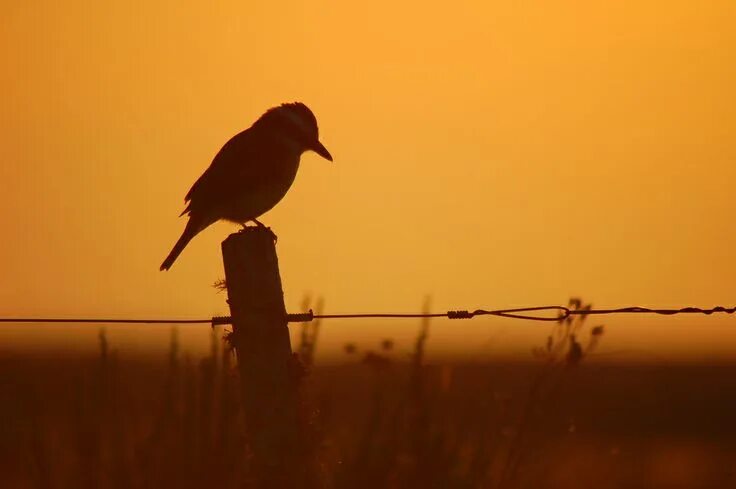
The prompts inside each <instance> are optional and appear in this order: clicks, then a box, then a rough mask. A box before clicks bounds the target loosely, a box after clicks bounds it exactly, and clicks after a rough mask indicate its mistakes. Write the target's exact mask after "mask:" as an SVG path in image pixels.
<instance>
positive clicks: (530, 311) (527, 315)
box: [0, 306, 736, 327]
mask: <svg viewBox="0 0 736 489" xmlns="http://www.w3.org/2000/svg"><path fill="white" fill-rule="evenodd" d="M551 312H556V313H557V314H556V315H554V316H550V315H544V313H551ZM734 312H736V307H723V306H715V307H712V308H710V309H701V308H699V307H682V308H679V309H652V308H648V307H638V306H633V307H622V308H618V309H570V308H568V307H564V306H535V307H519V308H514V309H495V310H486V309H476V310H474V311H468V310H452V311H447V312H443V313H416V314H415V313H409V314H391V313H365V314H314V313H313V312H312V310H309V311H308V312H302V313H296V314H287V315H286V320H287V322H290V323H306V322H309V321H312V320H314V319H357V318H364V319H365V318H396V319H409V318H448V319H472V318H474V317H476V316H498V317H504V318H509V319H523V320H527V321H561V320H563V319H567V318H568V317H570V316H587V315H594V314H597V315H602V314H659V315H664V316H673V315H675V314H705V315H707V316H709V315H711V314H714V313H725V314H733V313H734ZM0 323H97V324H108V323H109V324H116V323H128V324H210V325H212V326H213V327H214V326H217V325H223V324H232V318H231V317H230V316H214V317H212V318H207V319H112V318H0Z"/></svg>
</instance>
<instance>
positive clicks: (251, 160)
mask: <svg viewBox="0 0 736 489" xmlns="http://www.w3.org/2000/svg"><path fill="white" fill-rule="evenodd" d="M263 143H264V141H261V140H259V138H258V137H257V135H254V133H253V131H252V129H246V130H245V131H243V132H241V133H239V134H236V135H235V136H233V137H232V138H231V139H230V140H229V141H228V142H227V143H225V145H224V146H223V147H222V149H220V151H219V152H218V153H217V155H216V156H215V158H214V159H213V160H212V163H211V164H210V166H209V168H207V170H205V172H204V173H203V174H202V176H200V177H199V179H197V181H196V182H194V185H192V188H191V189H189V192H188V193H187V195H186V197H184V202H186V203H188V205H187V207H186V209H184V212H182V215H184V214H186V213H192V212H198V211H200V210H201V211H204V210H207V209H211V208H213V207H217V206H218V204H220V203H222V202H223V201H227V200H228V199H229V198H232V196H233V195H235V194H238V193H248V192H249V191H251V190H252V189H253V188H255V187H257V186H258V185H259V184H260V182H261V181H262V180H263V178H264V176H265V174H266V173H267V171H268V165H266V164H264V158H263V157H262V153H263V149H264V148H263V147H264V144H263Z"/></svg>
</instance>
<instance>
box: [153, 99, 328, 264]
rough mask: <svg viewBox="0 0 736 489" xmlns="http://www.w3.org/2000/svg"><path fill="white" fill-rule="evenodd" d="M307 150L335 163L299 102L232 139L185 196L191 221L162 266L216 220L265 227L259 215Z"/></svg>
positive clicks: (286, 186) (268, 114)
mask: <svg viewBox="0 0 736 489" xmlns="http://www.w3.org/2000/svg"><path fill="white" fill-rule="evenodd" d="M306 151H314V152H315V153H317V154H318V155H320V156H321V157H323V158H324V159H326V160H328V161H333V160H332V155H331V154H330V152H329V151H327V148H325V147H324V145H323V144H322V143H321V142H320V140H319V128H318V126H317V118H316V117H315V116H314V114H313V113H312V111H311V110H310V109H309V108H308V107H307V106H306V105H304V104H303V103H301V102H293V103H284V104H281V105H279V106H277V107H272V108H270V109H268V110H267V111H266V112H265V113H264V114H263V115H262V116H261V117H259V118H258V120H256V121H255V122H254V123H253V125H251V126H250V127H249V128H248V129H246V130H244V131H242V132H240V133H238V134H236V135H235V136H233V137H232V138H230V140H229V141H227V142H226V143H225V145H224V146H223V147H222V148H221V149H220V151H219V152H218V153H217V154H216V155H215V157H214V159H213V160H212V163H211V164H210V166H209V167H208V168H207V170H205V172H204V173H203V174H202V176H200V177H199V179H198V180H197V181H196V182H194V185H192V188H191V189H190V190H189V192H188V193H187V195H186V197H184V203H185V205H186V207H185V209H184V211H183V212H182V213H181V214H180V215H179V217H181V216H183V215H185V214H186V215H188V216H189V221H188V222H187V224H186V227H185V228H184V231H183V232H182V234H181V237H180V238H179V240H178V241H177V242H176V244H175V245H174V247H173V248H172V250H171V253H169V255H168V256H167V257H166V259H165V260H164V261H163V263H162V264H161V267H160V270H161V271H163V270H169V269H170V268H171V266H172V265H173V264H174V261H176V259H177V258H178V256H179V254H181V252H182V250H183V249H184V248H185V247H186V246H187V244H188V243H189V242H190V241H191V240H192V238H194V237H195V236H196V235H197V234H198V233H200V232H201V231H202V230H204V229H205V228H207V227H208V226H209V225H211V224H213V223H215V222H217V221H220V220H226V221H231V222H234V223H237V224H240V225H242V226H243V227H245V226H246V224H247V223H248V222H254V223H255V224H256V225H257V226H260V227H265V226H264V225H263V223H261V222H260V221H259V220H258V218H259V217H260V216H261V215H263V214H264V213H265V212H267V211H269V210H270V209H272V208H273V207H274V206H275V205H276V204H278V203H279V202H280V201H281V199H282V198H283V197H284V196H285V195H286V192H287V191H288V190H289V188H290V187H291V185H292V183H294V179H295V178H296V174H297V171H298V170H299V161H300V159H301V156H302V154H303V153H304V152H306ZM274 237H275V236H274Z"/></svg>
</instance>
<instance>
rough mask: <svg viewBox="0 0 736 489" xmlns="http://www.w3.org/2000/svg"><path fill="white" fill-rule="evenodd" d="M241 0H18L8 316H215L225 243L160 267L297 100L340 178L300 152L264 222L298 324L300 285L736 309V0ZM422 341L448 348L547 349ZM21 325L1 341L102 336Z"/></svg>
mask: <svg viewBox="0 0 736 489" xmlns="http://www.w3.org/2000/svg"><path fill="white" fill-rule="evenodd" d="M252 3H253V2H242V1H237V2H236V1H232V2H202V3H201V4H200V5H195V4H194V3H193V2H187V5H181V4H180V3H179V2H150V1H145V2H144V1H130V2H119V3H118V4H117V5H112V4H110V3H109V2H92V1H78V0H67V1H65V2H51V1H36V0H32V1H28V2H21V3H17V2H11V3H10V4H9V5H6V6H5V8H4V13H3V16H2V18H0V60H2V66H3V74H2V76H0V93H2V95H1V97H2V104H0V148H2V157H3V160H4V162H3V164H2V166H1V167H0V172H1V173H0V182H2V185H3V188H2V192H0V216H1V217H0V219H1V221H0V222H2V224H3V230H4V238H5V239H3V240H2V242H0V267H1V269H2V279H0V314H6V315H43V314H53V315H60V316H64V315H78V314H81V315H85V316H95V315H107V314H112V315H117V316H127V315H136V316H171V315H173V316H181V317H189V316H197V317H200V316H207V315H211V314H221V313H224V312H226V311H227V309H226V306H225V304H224V296H223V295H218V294H215V292H214V290H213V289H212V288H211V284H212V282H214V281H215V280H216V279H218V278H220V277H222V276H223V271H222V263H221V257H220V252H219V243H220V241H222V240H223V239H224V238H225V237H226V235H227V234H228V233H229V232H231V231H232V230H234V229H235V227H233V226H231V225H227V224H218V225H216V226H213V227H212V228H210V229H208V230H207V231H205V232H204V233H202V234H201V235H199V236H198V237H197V238H196V239H195V240H194V241H193V242H192V244H190V246H189V247H188V248H187V249H186V250H185V251H184V253H183V254H182V256H181V258H180V259H179V261H178V262H177V263H176V264H175V266H174V268H173V269H172V271H171V272H169V273H161V272H159V271H158V265H159V264H160V262H161V260H162V259H163V257H164V256H165V255H166V253H167V252H168V251H169V249H170V248H171V246H172V244H173V242H174V241H175V240H176V238H177V237H178V236H179V234H180V232H181V230H182V228H183V226H184V219H183V218H182V219H177V217H176V216H177V215H178V214H179V212H180V211H181V210H182V206H183V196H184V194H185V193H186V191H187V190H188V189H189V187H190V185H191V183H192V182H193V181H194V180H195V179H196V178H197V177H198V176H199V175H200V174H201V172H202V171H203V170H204V169H205V168H206V167H207V165H208V164H209V162H210V161H211V159H212V157H213V156H214V154H215V153H216V152H217V150H218V149H219V148H220V146H221V145H222V144H223V143H224V142H225V141H226V140H227V139H228V138H229V137H230V136H232V135H233V134H234V133H236V132H238V131H240V130H242V129H244V128H246V127H247V126H249V125H250V124H251V123H252V121H253V120H254V119H255V118H256V117H258V116H259V115H260V114H261V113H262V112H263V111H264V110H265V109H267V108H268V107H270V106H273V105H275V104H278V103H281V102H283V101H293V100H301V101H303V102H305V103H307V104H308V105H309V106H310V107H311V108H312V109H313V110H314V112H315V113H316V115H317V118H318V120H319V121H320V128H321V135H322V140H323V142H324V143H325V145H326V146H327V147H328V148H329V150H330V151H331V152H332V154H333V155H334V157H335V164H334V165H333V164H329V163H327V162H325V161H324V160H321V159H320V158H319V157H317V156H316V155H314V154H308V155H305V156H304V158H303V160H302V161H303V165H302V168H301V170H300V174H299V175H298V177H297V181H296V183H295V185H294V187H293V188H292V190H291V191H290V193H289V195H288V196H287V197H286V198H285V199H284V201H282V202H281V204H280V205H279V206H277V207H276V209H274V210H273V211H271V212H270V213H268V214H267V215H266V216H265V217H264V219H263V220H264V221H265V222H266V223H267V224H269V225H270V226H272V227H273V228H274V230H275V231H276V232H277V234H278V235H279V238H280V239H279V243H278V251H279V256H280V261H281V270H282V277H283V281H284V285H285V293H286V299H287V305H288V306H289V308H290V309H291V310H297V309H298V308H299V304H300V303H301V299H302V295H303V294H304V293H305V292H306V291H312V292H313V293H315V294H322V295H324V296H325V298H326V302H327V308H328V310H329V311H331V312H347V311H377V310H391V311H414V310H416V309H418V308H419V307H420V305H421V301H422V297H423V296H424V295H425V294H431V295H432V296H433V298H434V308H435V309H437V310H446V309H450V308H475V307H486V308H496V307H507V306H522V305H537V304H543V303H544V304H547V303H565V302H566V301H567V298H568V297H569V296H570V295H582V296H583V297H584V298H586V299H588V300H590V301H592V302H594V303H595V304H596V305H598V306H602V307H608V306H610V307H616V306H624V305H634V304H636V305H651V306H661V307H668V306H680V305H698V306H711V305H715V304H724V305H730V304H733V303H734V301H735V300H736V299H735V297H734V295H733V292H732V283H733V277H734V272H736V262H735V261H734V260H733V259H732V258H733V250H734V249H736V235H735V234H734V232H733V230H732V229H731V226H730V225H729V222H730V220H731V219H732V216H733V215H734V210H735V208H736V200H735V199H734V198H733V195H732V190H731V189H732V187H733V181H734V177H735V176H736V165H734V162H735V161H736V138H735V137H734V134H735V130H736V96H735V95H734V86H736V69H734V66H736V64H735V61H736V60H735V59H734V47H736V33H734V29H733V26H734V25H736V4H734V2H733V1H731V0H722V1H719V0H713V1H710V2H691V1H671V2H654V1H650V0H645V1H636V2H634V1H622V2H602V1H586V2H583V1H579V2H572V1H559V2H553V3H550V2H542V1H539V2H487V1H484V2H462V1H460V2H452V3H433V2H393V1H391V2H389V1H382V0H378V1H375V2H370V4H361V5H360V6H358V4H354V3H351V2H320V1H310V2H304V3H299V2H288V3H283V2H280V3H278V4H276V3H272V2H261V3H262V4H261V5H255V4H252ZM605 322H606V324H608V325H609V334H608V336H607V337H606V339H605V341H606V342H605V344H604V345H603V346H605V347H608V348H609V349H610V350H611V351H615V350H622V349H627V348H630V349H644V350H647V351H648V352H652V354H660V353H661V354H665V353H666V352H678V351H680V352H685V351H691V352H693V351H694V352H697V354H698V355H702V354H706V353H707V352H709V351H712V352H714V351H717V352H719V354H724V353H728V352H734V351H736V319H734V318H730V317H729V318H707V319H706V318H697V319H696V318H685V319H684V320H679V319H678V320H673V319H667V318H639V319H631V318H606V321H605ZM435 324H436V327H435V330H434V336H433V341H434V343H433V345H434V346H433V347H434V348H437V349H441V348H443V347H447V348H450V347H451V346H452V348H454V349H455V350H456V351H466V350H469V349H474V351H475V350H477V349H479V348H480V345H482V344H486V343H488V342H491V343H493V344H494V345H495V346H494V348H496V350H498V349H503V344H504V341H506V340H505V339H504V338H509V339H508V341H509V342H513V341H512V340H513V338H515V337H516V336H519V335H522V337H524V338H526V340H525V341H526V342H525V343H523V345H524V348H525V349H527V350H528V348H530V347H531V346H533V344H537V343H539V342H540V338H544V336H545V335H546V332H547V329H546V326H540V325H539V324H536V323H524V324H522V323H515V322H509V321H503V320H497V319H495V320H494V319H482V320H475V321H474V322H473V324H472V325H471V324H470V323H469V322H468V323H462V328H461V327H460V326H459V324H460V323H450V324H445V323H442V322H437V323H435ZM24 328H25V329H24V330H22V331H19V330H18V328H10V327H2V328H0V341H2V342H3V343H4V344H7V342H9V341H10V342H12V341H18V342H20V344H23V345H28V344H29V342H30V341H31V340H30V338H33V341H34V342H37V341H38V340H39V339H40V338H45V337H51V336H53V337H55V338H57V339H59V338H61V339H63V341H65V342H67V343H76V342H78V341H82V340H81V338H82V337H85V338H88V339H89V338H94V337H95V335H96V333H92V332H90V333H83V332H79V330H78V329H74V328H71V329H67V330H64V329H60V328H58V327H55V329H54V330H53V331H55V333H53V334H52V333H51V332H50V331H49V329H48V328H44V327H35V326H34V327H31V328H32V329H31V328H29V327H28V326H26V327H24ZM415 329H416V324H414V323H412V324H406V325H404V326H401V325H396V324H393V325H389V324H385V325H384V324H383V323H380V324H375V323H374V324H372V325H370V326H368V325H360V327H356V326H355V325H352V326H351V325H347V326H345V327H344V328H342V327H341V326H340V325H337V324H336V325H334V326H329V328H328V329H326V330H325V334H326V336H325V338H324V339H325V342H326V343H327V344H340V343H341V342H343V341H344V340H346V339H353V340H357V341H364V342H366V343H371V342H374V343H375V342H376V341H378V339H380V338H382V337H384V336H395V337H404V336H405V337H406V338H410V337H411V335H412V334H413V332H414V330H415ZM134 331H135V332H136V334H135V341H136V342H137V344H145V343H147V342H148V341H149V339H148V335H149V333H147V331H146V330H145V329H143V330H142V329H135V330H134ZM519 331H525V332H526V333H520V332H519ZM530 332H532V333H531V334H529V333H530ZM203 334H204V336H203V337H204V338H206V331H205V332H204V333H203ZM85 335H86V336H85ZM402 335H403V336H402ZM524 335H526V336H524ZM164 336H165V335H164ZM150 337H151V339H150V341H151V342H163V344H165V338H163V339H162V335H161V333H155V334H154V333H151V334H150ZM517 340H518V338H517ZM408 341H409V340H408V339H407V342H408ZM517 343H518V341H517ZM408 346H409V345H408V343H407V347H408ZM663 352H664V353H663Z"/></svg>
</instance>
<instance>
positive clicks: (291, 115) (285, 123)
mask: <svg viewBox="0 0 736 489" xmlns="http://www.w3.org/2000/svg"><path fill="white" fill-rule="evenodd" d="M259 123H260V124H268V125H270V126H272V127H273V128H274V129H276V130H278V131H279V133H281V134H283V135H284V136H285V137H286V138H287V139H288V140H289V141H291V142H294V143H295V144H297V145H299V147H300V149H301V150H302V151H314V152H315V153H317V154H318V155H320V156H321V157H322V158H325V159H326V160H329V161H332V155H331V154H330V152H329V151H327V148H325V147H324V145H323V144H322V143H321V142H320V141H319V128H318V127H317V118H316V117H314V114H313V113H312V111H311V110H309V107H307V106H306V105H304V104H303V103H301V102H294V103H290V104H281V105H279V106H278V107H274V108H272V109H269V110H268V111H267V112H266V113H265V114H263V115H262V116H261V118H260V119H259V120H258V122H257V123H256V124H259Z"/></svg>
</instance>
